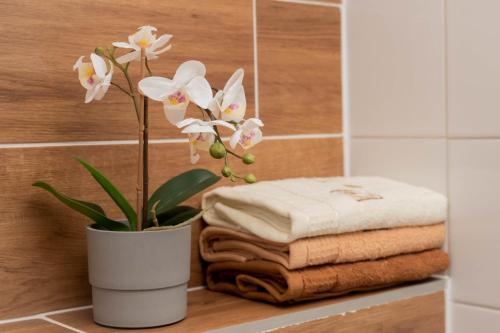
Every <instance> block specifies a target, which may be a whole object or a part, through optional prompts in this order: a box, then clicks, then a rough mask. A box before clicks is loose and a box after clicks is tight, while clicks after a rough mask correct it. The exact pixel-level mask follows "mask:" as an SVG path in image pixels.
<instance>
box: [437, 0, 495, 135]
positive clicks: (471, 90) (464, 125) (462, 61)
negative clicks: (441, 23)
mask: <svg viewBox="0 0 500 333" xmlns="http://www.w3.org/2000/svg"><path fill="white" fill-rule="evenodd" d="M447 7H448V8H447V44H448V50H447V58H448V123H449V134H450V135H452V136H483V137H484V136H498V135H500V112H499V110H500V84H499V79H498V78H499V77H500V43H499V42H498V40H499V36H500V20H499V18H498V13H499V12H500V1H498V0H473V1H472V0H452V1H448V3H447Z"/></svg>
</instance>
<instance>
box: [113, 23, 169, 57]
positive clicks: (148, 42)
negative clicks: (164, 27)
mask: <svg viewBox="0 0 500 333" xmlns="http://www.w3.org/2000/svg"><path fill="white" fill-rule="evenodd" d="M137 30H138V31H137V32H136V33H134V34H133V35H130V36H128V43H126V42H114V43H113V46H116V47H119V48H123V49H132V50H133V51H132V52H129V53H127V54H125V55H123V56H121V57H118V58H116V61H117V62H118V63H119V64H124V63H127V62H130V61H134V60H140V59H141V49H144V51H145V54H146V58H147V59H148V60H152V59H156V58H158V55H159V54H162V53H163V52H166V51H168V50H169V49H170V48H171V47H172V45H171V44H169V45H167V46H165V44H167V43H168V42H169V41H170V39H171V38H172V35H169V34H164V35H161V36H160V37H159V38H156V34H155V33H154V32H155V31H156V28H155V27H152V26H148V25H147V26H143V27H140V28H139V29H137Z"/></svg>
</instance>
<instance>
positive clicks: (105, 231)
mask: <svg viewBox="0 0 500 333" xmlns="http://www.w3.org/2000/svg"><path fill="white" fill-rule="evenodd" d="M187 228H191V223H189V224H186V225H183V226H182V227H178V228H175V227H174V228H170V229H162V230H142V231H113V230H99V229H95V228H92V224H89V225H87V226H86V229H87V230H90V231H92V232H99V233H108V234H126V235H130V234H149V233H152V232H160V233H164V232H174V231H180V230H184V229H187Z"/></svg>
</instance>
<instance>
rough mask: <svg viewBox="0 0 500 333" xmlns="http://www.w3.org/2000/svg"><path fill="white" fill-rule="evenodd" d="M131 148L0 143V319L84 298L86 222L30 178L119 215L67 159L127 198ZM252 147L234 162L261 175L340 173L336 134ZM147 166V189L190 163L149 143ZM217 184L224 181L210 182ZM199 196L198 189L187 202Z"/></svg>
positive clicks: (178, 151)
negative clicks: (248, 161) (244, 159)
mask: <svg viewBox="0 0 500 333" xmlns="http://www.w3.org/2000/svg"><path fill="white" fill-rule="evenodd" d="M136 150H137V149H136V146H135V145H115V146H78V147H53V148H25V149H0V160H1V161H2V163H1V165H0V183H1V184H2V191H1V192H0V211H1V212H2V214H1V216H0V229H1V230H2V232H1V238H0V239H1V241H0V281H1V282H2V283H1V284H0V295H1V297H0V319H5V318H10V317H15V316H21V315H28V314H32V313H37V312H44V311H50V310H54V309H60V308H68V307H73V306H79V305H85V304H89V303H90V299H89V287H88V282H87V269H86V250H85V249H86V244H85V234H84V227H85V225H87V224H88V223H89V221H88V220H87V219H85V218H84V217H82V216H80V215H78V214H77V213H75V212H73V211H72V210H70V209H68V208H66V207H65V206H63V205H62V204H60V203H59V202H58V201H56V200H55V199H54V198H52V197H51V196H50V195H49V194H47V193H45V192H44V191H42V190H40V189H36V188H32V187H31V184H32V183H33V182H34V181H36V180H44V181H47V182H48V183H50V184H52V185H53V186H54V187H56V188H57V189H58V190H60V191H62V192H63V193H66V194H67V195H69V196H72V197H75V198H80V199H84V200H86V201H92V202H97V203H100V204H101V205H102V206H103V208H104V209H105V210H106V212H107V213H108V215H109V216H111V217H113V218H119V217H121V215H120V212H119V210H118V209H117V208H116V207H115V205H114V204H113V202H112V201H111V200H110V199H109V198H108V197H107V196H106V194H105V193H104V192H103V191H102V190H101V189H100V188H99V186H98V185H97V184H96V183H95V181H94V180H93V179H92V178H91V177H90V176H89V175H88V174H87V173H86V172H85V171H84V169H83V168H81V167H80V166H79V165H78V163H76V162H75V161H73V160H72V158H73V157H75V156H78V157H80V158H83V159H84V160H86V161H88V162H89V163H91V164H93V165H95V166H96V168H97V169H99V170H101V171H102V172H103V173H104V174H105V175H107V176H109V178H110V179H111V180H112V181H113V183H115V185H116V186H117V187H118V188H119V189H120V190H121V191H122V192H123V193H124V194H125V196H126V197H127V198H128V199H129V200H130V201H131V202H133V201H132V200H133V198H134V193H135V191H134V184H135V174H136V167H137V162H136V158H137V156H136V154H137V152H136ZM253 152H254V154H255V155H256V156H257V162H256V164H254V165H252V166H250V167H244V166H243V165H241V168H240V167H239V166H238V165H237V164H234V169H236V170H242V173H244V172H245V171H244V170H247V169H251V170H252V172H254V173H255V174H256V176H257V177H258V178H259V179H261V180H264V179H278V178H287V177H302V176H303V177H312V176H338V175H341V174H342V141H341V140H340V139H304V140H266V141H264V142H262V143H261V144H260V145H258V146H257V147H256V148H255V149H254V151H253ZM221 164H222V162H221V161H220V160H213V159H211V158H210V157H209V156H208V155H206V154H203V156H202V161H201V162H200V163H199V164H198V165H197V166H196V167H201V168H203V167H204V168H208V169H210V170H213V171H214V172H217V173H218V170H220V168H222V165H221ZM239 164H241V163H239ZM150 165H151V169H150V177H151V188H150V191H152V190H153V189H155V188H156V187H157V186H159V185H160V184H161V183H162V182H164V181H165V180H166V179H168V178H170V177H172V176H174V175H176V174H178V173H181V172H183V171H185V170H187V169H189V168H190V164H189V156H188V146H187V144H184V143H178V144H177V143H176V144H153V145H150ZM292 165H293V168H291V167H290V166H292ZM224 184H226V185H228V184H229V181H227V180H226V179H224V180H223V181H221V182H220V183H219V184H218V185H224ZM199 201H200V196H198V197H196V198H194V199H192V200H190V201H189V203H191V204H195V205H197V204H199ZM199 230H200V225H199V224H197V225H195V227H194V228H193V247H192V271H191V281H190V286H197V285H200V284H202V283H203V275H202V267H201V263H200V260H199V259H198V247H197V241H196V240H197V238H198V233H199Z"/></svg>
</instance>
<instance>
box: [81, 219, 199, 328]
mask: <svg viewBox="0 0 500 333" xmlns="http://www.w3.org/2000/svg"><path fill="white" fill-rule="evenodd" d="M87 245H88V265H89V281H90V284H91V285H92V303H93V311H94V321H95V322H96V323H98V324H101V325H106V326H113V327H122V328H140V327H154V326H162V325H166V324H171V323H174V322H177V321H180V320H182V319H184V318H185V317H186V310H187V282H188V280H189V272H190V267H189V266H190V258H191V225H187V226H183V227H180V228H175V229H169V230H161V231H142V232H115V231H102V230H96V229H93V228H91V227H87Z"/></svg>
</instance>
